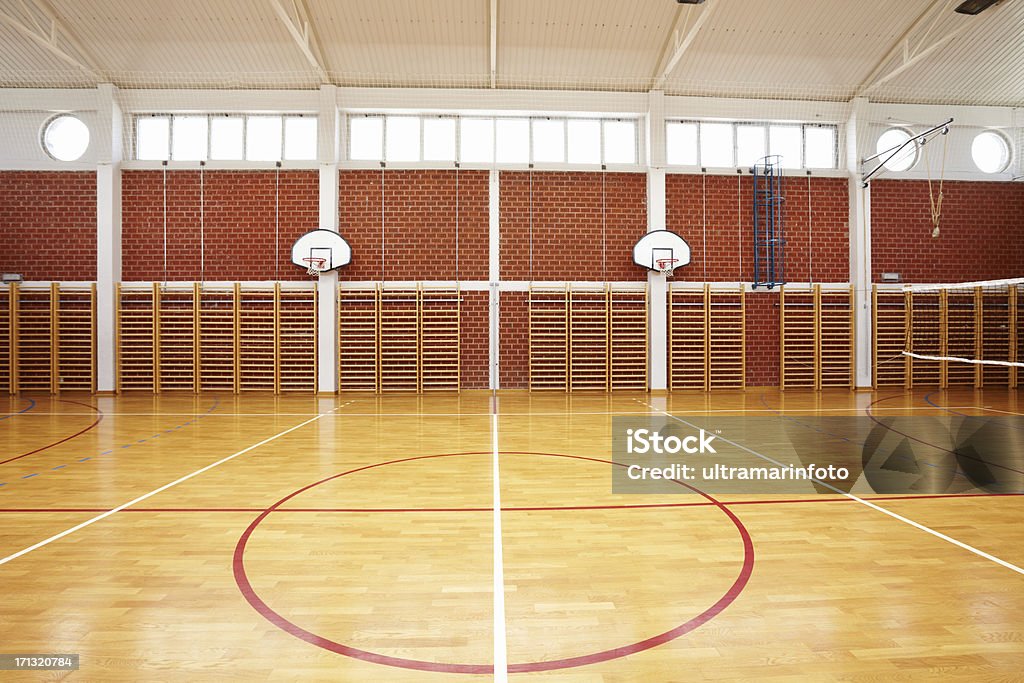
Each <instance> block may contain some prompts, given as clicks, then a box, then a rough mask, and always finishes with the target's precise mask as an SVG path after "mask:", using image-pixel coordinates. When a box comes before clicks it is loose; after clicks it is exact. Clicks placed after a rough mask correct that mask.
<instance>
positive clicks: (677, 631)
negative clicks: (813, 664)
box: [232, 451, 754, 674]
mask: <svg viewBox="0 0 1024 683" xmlns="http://www.w3.org/2000/svg"><path fill="white" fill-rule="evenodd" d="M499 454H500V455H526V456H538V457H552V458H567V459H572V460H582V461H589V462H596V463H602V464H610V465H615V464H616V463H613V462H612V461H611V460H604V459H601V458H591V457H585V456H578V455H568V454H564V453H539V452H534V451H499ZM473 455H492V453H491V452H490V451H469V452H462V453H440V454H435V455H420V456H413V457H409V458H400V459H397V460H389V461H386V462H379V463H374V464H371V465H365V466H363V467H358V468H355V469H352V470H347V471H345V472H340V473H338V474H334V475H331V476H329V477H325V478H324V479H321V480H319V481H315V482H313V483H312V484H308V485H307V486H304V487H302V488H300V489H296V490H295V491H293V492H291V493H290V494H288V495H287V496H285V497H284V498H281V499H280V500H278V501H277V502H276V503H274V504H272V505H270V506H269V507H267V508H266V509H265V510H264V511H263V512H262V513H260V515H259V516H257V517H256V519H254V520H253V521H252V522H251V523H250V524H249V526H248V527H246V529H245V530H244V531H243V532H242V535H241V536H240V537H239V539H238V542H237V544H236V545H235V551H234V556H233V560H232V568H233V572H234V577H235V583H236V584H237V585H238V589H239V591H241V593H242V595H243V597H244V598H245V599H246V601H247V602H248V603H249V604H250V605H251V606H252V607H253V609H255V610H256V611H257V612H258V613H259V614H260V615H261V616H263V617H264V618H265V619H266V620H267V621H269V622H270V623H272V624H273V625H275V626H277V627H278V628H279V629H281V630H282V631H284V632H285V633H288V634H290V635H292V636H294V637H296V638H298V639H300V640H304V641H306V642H307V643H310V644H311V645H315V646H317V647H320V648H323V649H325V650H328V651H330V652H334V653H337V654H340V655H344V656H346V657H352V658H354V659H359V660H362V661H366V662H372V663H375V664H382V665H386V666H393V667H399V668H403V669H413V670H418V671H434V672H446V673H462V674H490V673H493V672H494V665H493V664H468V663H457V662H452V663H448V662H430V661H425V660H419V659H408V658H403V657H392V656H389V655H383V654H380V653H377V652H371V651H369V650H362V649H359V648H356V647H352V646H350V645H345V644H344V643H340V642H337V641H334V640H331V639H329V638H325V637H323V636H321V635H318V634H316V633H313V632H311V631H308V630H306V629H304V628H302V627H301V626H299V625H298V624H295V623H294V622H292V621H289V620H288V619H287V618H286V617H284V616H283V615H281V614H280V613H278V612H277V611H276V610H274V608H272V607H271V606H270V605H268V604H267V603H266V602H265V601H264V600H263V599H262V598H261V597H260V596H259V595H258V594H257V592H256V590H255V589H254V588H253V586H252V583H251V582H250V581H249V576H248V573H247V572H246V569H245V552H246V547H247V545H248V542H249V539H250V538H251V537H252V535H253V533H254V532H255V531H256V529H257V528H258V527H259V526H260V525H261V524H262V523H263V522H264V521H266V519H267V517H269V516H270V515H271V514H273V513H274V512H275V511H277V510H279V509H280V507H281V506H282V505H284V504H285V503H287V502H288V501H289V500H292V499H293V498H295V497H297V496H299V495H301V494H303V493H305V492H306V491H309V490H311V489H313V488H316V487H317V486H320V485H322V484H326V483H327V482H330V481H334V480H336V479H340V478H341V477H345V476H348V475H351V474H356V473H358V472H364V471H366V470H371V469H376V468H379V467H386V466H388V465H397V464H401V463H405V462H413V461H417V460H430V459H434V458H452V457H462V456H473ZM677 483H679V484H680V485H681V486H685V487H687V488H689V489H691V490H693V491H694V492H695V493H697V494H699V495H701V496H703V497H704V498H705V499H707V500H708V501H709V502H711V503H712V504H713V505H714V506H715V507H717V508H718V509H719V510H720V511H721V512H722V513H723V514H724V515H725V516H726V517H727V518H728V519H729V521H730V522H731V523H732V524H733V526H734V528H735V529H736V532H737V534H738V535H739V537H740V540H741V542H742V543H743V561H742V563H741V566H740V570H739V573H738V574H737V576H736V578H735V580H734V581H733V583H732V584H731V585H730V586H729V588H728V589H727V590H726V591H725V592H724V593H723V594H722V595H721V597H719V598H718V599H717V600H716V601H715V602H714V603H713V604H712V605H711V606H710V607H708V608H707V609H705V610H704V611H702V612H700V613H699V614H697V615H696V616H694V617H691V618H690V619H688V620H686V621H684V622H682V623H681V624H679V625H678V626H675V627H674V628H671V629H669V630H668V631H665V632H663V633H659V634H657V635H654V636H651V637H649V638H646V639H643V640H640V641H636V642H632V643H627V644H624V645H621V646H619V647H614V648H611V649H607V650H600V651H597V652H592V653H587V654H583V655H577V656H575V657H566V658H561V659H553V660H545V661H536V662H512V663H509V665H508V671H509V673H527V672H533V671H556V670H559V669H568V668H572V667H577V666H585V665H588V664H597V663H600V662H606V661H609V660H613V659H621V658H623V657H627V656H629V655H632V654H635V653H637V652H642V651H644V650H649V649H651V648H654V647H658V646H659V645H663V644H665V643H668V642H670V641H672V640H675V639H676V638H679V637H680V636H683V635H685V634H687V633H689V632H690V631H693V630H695V629H697V628H699V627H700V626H702V625H704V624H705V623H707V622H708V621H711V620H712V619H713V618H715V617H716V616H718V615H719V614H720V613H721V612H722V611H724V610H725V609H726V608H727V607H728V606H729V605H731V604H732V603H733V602H734V601H735V600H736V598H738V597H739V595H740V593H742V592H743V589H744V588H745V587H746V585H747V582H748V581H749V580H750V576H751V574H752V572H753V569H754V544H753V539H752V538H751V536H750V532H749V531H748V530H747V528H746V526H744V524H743V522H742V521H741V520H740V519H739V517H737V516H736V514H735V513H734V512H733V511H732V510H730V509H729V508H728V506H727V505H726V504H724V503H722V502H720V501H719V500H717V499H716V498H713V497H712V496H710V495H708V494H706V493H704V492H703V491H700V490H698V489H696V488H694V487H692V486H690V485H689V484H686V483H684V482H677ZM555 509H557V508H555Z"/></svg>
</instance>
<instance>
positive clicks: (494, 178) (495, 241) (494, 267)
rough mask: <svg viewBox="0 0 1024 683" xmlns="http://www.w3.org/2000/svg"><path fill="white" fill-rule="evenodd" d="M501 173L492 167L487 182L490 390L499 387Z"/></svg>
mask: <svg viewBox="0 0 1024 683" xmlns="http://www.w3.org/2000/svg"><path fill="white" fill-rule="evenodd" d="M500 178H501V176H500V173H499V172H498V170H497V169H491V174H490V180H489V183H488V192H489V194H488V197H489V204H488V208H489V221H488V231H489V232H488V240H489V246H490V249H489V257H488V263H489V269H488V272H487V279H488V281H489V283H490V286H489V287H488V290H489V293H490V295H489V300H488V309H487V310H488V311H489V313H488V321H489V324H488V329H489V335H488V340H489V346H488V356H489V359H488V360H489V362H488V367H489V368H490V379H489V380H488V386H489V387H490V388H491V389H500V388H501V372H500V371H501V336H500V335H501V305H500V304H501V299H500V294H499V290H498V288H499V283H500V281H501V269H500V265H501V262H500V257H501V225H500V216H501V201H500V200H501V180H500Z"/></svg>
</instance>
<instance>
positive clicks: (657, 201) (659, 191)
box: [645, 91, 668, 391]
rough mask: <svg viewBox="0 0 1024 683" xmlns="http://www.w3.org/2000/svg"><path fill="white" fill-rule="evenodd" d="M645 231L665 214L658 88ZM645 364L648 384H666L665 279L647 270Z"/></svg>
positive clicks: (658, 226) (650, 132)
mask: <svg viewBox="0 0 1024 683" xmlns="http://www.w3.org/2000/svg"><path fill="white" fill-rule="evenodd" d="M645 139H646V141H647V163H648V171H647V232H654V231H655V230H665V229H666V218H665V215H666V214H665V98H664V94H663V93H661V92H660V91H655V92H652V93H650V95H649V104H648V112H647V135H646V136H645ZM647 285H648V289H649V291H650V295H649V296H648V304H647V305H648V311H647V320H648V340H647V364H648V377H649V378H650V386H649V388H650V389H651V390H652V391H658V390H664V389H666V388H667V387H668V324H667V315H666V305H667V302H668V282H667V280H666V279H665V276H664V275H662V274H661V273H654V272H648V273H647Z"/></svg>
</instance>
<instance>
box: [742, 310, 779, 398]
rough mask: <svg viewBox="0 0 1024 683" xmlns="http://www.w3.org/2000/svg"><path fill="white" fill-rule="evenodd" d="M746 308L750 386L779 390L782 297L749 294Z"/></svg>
mask: <svg viewBox="0 0 1024 683" xmlns="http://www.w3.org/2000/svg"><path fill="white" fill-rule="evenodd" d="M745 305H746V309H747V316H746V336H747V340H746V361H747V386H748V387H763V386H778V384H779V345H780V344H781V340H780V339H779V324H780V321H779V294H778V292H777V291H774V292H768V291H763V290H761V291H757V292H748V293H747V295H746V303H745Z"/></svg>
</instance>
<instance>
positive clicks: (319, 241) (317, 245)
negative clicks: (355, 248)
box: [292, 229, 352, 271]
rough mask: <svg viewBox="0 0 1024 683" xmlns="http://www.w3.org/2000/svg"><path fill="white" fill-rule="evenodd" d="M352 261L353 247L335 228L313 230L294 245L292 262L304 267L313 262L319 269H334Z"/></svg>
mask: <svg viewBox="0 0 1024 683" xmlns="http://www.w3.org/2000/svg"><path fill="white" fill-rule="evenodd" d="M350 261H352V248H351V247H349V246H348V242H346V241H345V240H344V238H343V237H342V236H341V235H339V234H338V233H336V232H334V231H333V230H323V229H321V230H312V231H310V232H307V233H306V234H305V235H303V236H302V237H300V238H299V239H297V240H295V244H293V245H292V263H294V264H295V265H297V266H302V267H303V268H308V267H309V266H310V265H311V262H312V263H315V264H316V265H317V268H316V270H318V271H327V270H334V269H335V268H340V267H341V266H344V265H348V263H349V262H350ZM321 264H322V265H321Z"/></svg>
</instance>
